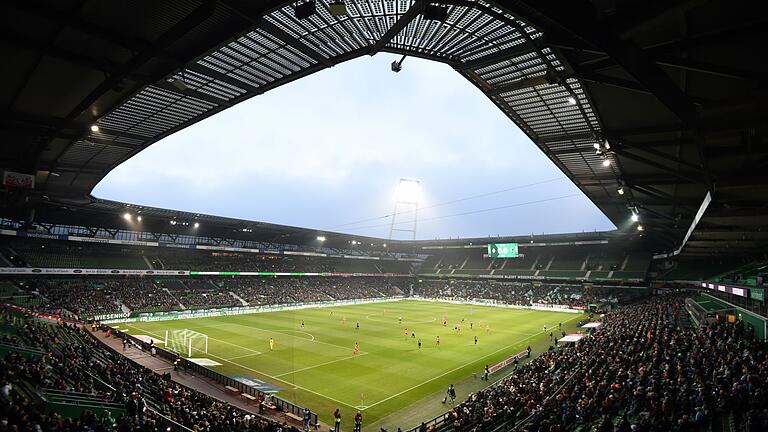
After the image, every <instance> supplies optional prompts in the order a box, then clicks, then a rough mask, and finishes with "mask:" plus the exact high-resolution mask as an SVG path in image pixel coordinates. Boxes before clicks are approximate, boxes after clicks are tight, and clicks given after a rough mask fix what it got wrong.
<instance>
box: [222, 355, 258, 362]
mask: <svg viewBox="0 0 768 432" xmlns="http://www.w3.org/2000/svg"><path fill="white" fill-rule="evenodd" d="M257 355H261V353H258V354H256V353H253V354H243V355H239V356H234V357H230V358H228V359H227V361H229V360H235V359H239V358H243V357H251V356H257Z"/></svg>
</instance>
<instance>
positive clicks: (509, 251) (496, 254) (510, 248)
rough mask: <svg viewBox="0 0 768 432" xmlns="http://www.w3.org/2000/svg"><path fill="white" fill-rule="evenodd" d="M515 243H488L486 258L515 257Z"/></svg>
mask: <svg viewBox="0 0 768 432" xmlns="http://www.w3.org/2000/svg"><path fill="white" fill-rule="evenodd" d="M517 256H518V255H517V243H490V244H488V258H517Z"/></svg>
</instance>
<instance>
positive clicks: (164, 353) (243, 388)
mask: <svg viewBox="0 0 768 432" xmlns="http://www.w3.org/2000/svg"><path fill="white" fill-rule="evenodd" d="M112 331H113V332H114V334H115V335H118V336H120V337H126V336H127V337H128V338H129V339H130V340H131V341H132V342H133V343H134V344H135V345H138V346H140V347H141V348H142V349H144V350H148V349H149V344H148V343H146V342H144V341H142V340H141V339H138V338H136V337H134V336H132V335H129V334H127V333H123V332H121V331H119V330H117V329H113V330H112ZM155 353H156V355H158V356H160V357H161V358H164V359H166V360H168V361H170V362H173V361H174V360H175V359H176V358H177V354H176V353H174V352H171V351H169V350H166V349H163V348H160V347H158V346H155ZM179 367H180V368H182V369H183V370H186V371H191V372H192V373H194V374H197V375H199V376H202V377H205V378H208V379H210V380H212V381H215V382H217V383H219V384H221V385H222V387H224V386H229V387H233V388H236V389H237V390H238V391H239V392H240V393H246V394H248V395H251V396H254V397H257V398H259V399H263V398H266V397H267V396H270V397H271V399H272V403H273V404H274V405H275V406H276V407H277V410H279V411H281V412H285V413H291V414H294V415H297V416H299V417H303V416H304V407H300V406H298V405H295V404H293V403H291V402H288V401H286V400H283V399H280V398H278V397H275V396H272V395H269V394H267V393H265V392H262V391H260V390H257V389H255V388H253V387H251V386H249V385H248V384H245V383H243V382H240V381H238V380H236V379H234V378H232V377H229V376H226V375H224V374H221V373H219V372H216V371H214V370H212V369H209V368H207V367H205V366H201V365H199V364H197V363H194V362H191V361H189V360H187V359H184V358H182V359H181V363H180V364H179ZM310 423H311V424H318V420H317V414H315V413H311V414H310Z"/></svg>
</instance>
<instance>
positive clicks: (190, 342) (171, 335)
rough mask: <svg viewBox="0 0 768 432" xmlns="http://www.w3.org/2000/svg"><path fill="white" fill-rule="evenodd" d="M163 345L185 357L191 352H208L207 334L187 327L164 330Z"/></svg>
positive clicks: (189, 355) (190, 355) (190, 354)
mask: <svg viewBox="0 0 768 432" xmlns="http://www.w3.org/2000/svg"><path fill="white" fill-rule="evenodd" d="M165 346H166V348H168V349H170V350H171V351H175V352H177V353H179V354H181V355H184V356H186V357H192V354H193V353H203V354H208V335H207V334H205V333H200V332H197V331H194V330H189V329H180V330H166V331H165Z"/></svg>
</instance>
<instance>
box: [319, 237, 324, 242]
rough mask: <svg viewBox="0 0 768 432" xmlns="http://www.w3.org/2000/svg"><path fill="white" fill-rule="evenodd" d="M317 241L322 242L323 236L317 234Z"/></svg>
mask: <svg viewBox="0 0 768 432" xmlns="http://www.w3.org/2000/svg"><path fill="white" fill-rule="evenodd" d="M317 241H321V242H324V241H325V236H317Z"/></svg>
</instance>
